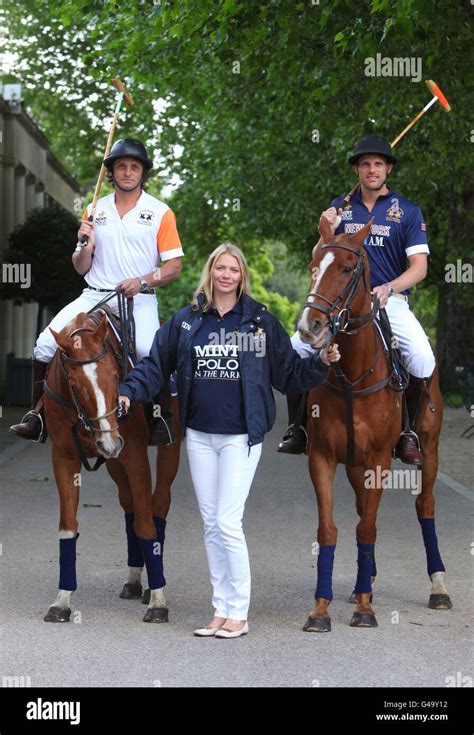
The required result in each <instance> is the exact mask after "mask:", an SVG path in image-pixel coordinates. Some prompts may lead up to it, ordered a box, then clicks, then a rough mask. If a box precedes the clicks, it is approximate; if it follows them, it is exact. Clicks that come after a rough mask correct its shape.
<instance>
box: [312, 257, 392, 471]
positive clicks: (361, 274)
mask: <svg viewBox="0 0 474 735" xmlns="http://www.w3.org/2000/svg"><path fill="white" fill-rule="evenodd" d="M329 248H339V249H341V250H348V251H349V252H351V253H354V255H357V263H356V265H355V267H354V269H353V271H352V275H351V278H350V279H349V281H348V283H347V284H346V286H345V287H344V289H343V290H342V292H341V293H340V294H339V296H338V297H337V298H336V299H335V300H334V301H331V300H330V299H328V298H327V297H326V296H323V295H322V294H318V293H317V292H310V293H309V294H308V296H307V299H309V297H310V296H312V297H313V298H315V299H316V298H318V299H322V300H323V301H326V302H327V303H328V304H329V306H318V305H317V304H315V303H314V301H308V300H307V301H306V303H305V304H304V306H303V309H304V308H309V309H317V310H318V311H320V312H321V313H322V314H324V315H325V316H326V318H327V320H328V324H329V330H330V332H331V333H332V339H331V344H332V343H333V342H334V339H335V337H336V335H337V334H338V333H339V332H343V333H345V334H357V333H358V332H360V331H361V329H364V328H365V327H367V326H368V325H369V324H371V323H373V321H374V319H375V316H376V314H377V312H378V310H379V300H378V298H377V296H375V297H374V299H373V306H372V309H371V311H370V312H369V313H368V314H362V315H361V316H358V317H352V316H351V315H350V314H351V308H350V307H351V304H352V302H353V301H354V299H355V297H356V295H357V291H358V289H359V285H360V281H361V279H362V281H363V283H364V288H365V291H366V293H367V292H368V291H369V288H368V285H367V274H366V270H365V251H364V250H360V249H358V248H354V247H351V246H350V245H343V244H342V243H327V244H326V245H322V246H321V250H324V249H329ZM346 294H347V298H346V299H345V301H344V303H343V304H342V306H341V308H339V305H338V302H340V301H342V300H343V299H344V297H345V296H346ZM336 309H339V311H338V313H337V314H335V315H333V313H332V312H333V311H335V310H336ZM343 314H344V319H342V318H341V315H343ZM358 322H360V324H359V325H358V326H355V327H354V328H353V329H349V327H350V325H351V324H354V325H356V324H357V323H358ZM379 354H380V350H379V344H378V342H377V343H376V354H375V359H374V364H373V365H372V367H370V368H369V369H368V370H366V371H365V372H363V373H362V375H361V376H360V377H359V378H357V380H354V381H353V382H351V381H350V380H349V379H348V378H347V376H346V375H345V373H344V372H343V370H342V369H341V367H340V366H339V364H338V363H337V362H335V363H332V364H331V366H330V367H331V369H332V370H334V373H335V375H336V378H337V379H338V381H339V383H340V384H341V387H340V388H338V386H336V385H333V384H332V383H329V381H328V380H326V381H325V385H327V387H328V388H330V389H331V390H333V391H335V392H336V393H342V394H343V396H344V399H345V402H346V426H347V452H346V465H347V466H348V467H353V466H354V458H355V434H354V411H353V405H352V399H353V398H354V397H356V398H359V397H362V396H367V395H370V394H371V393H376V392H377V391H379V390H382V389H383V388H385V387H386V386H387V385H388V384H389V383H390V381H391V379H392V375H391V374H390V375H389V376H388V377H387V378H383V379H382V380H379V381H378V382H377V383H375V384H374V385H370V386H368V387H367V388H362V389H359V390H356V391H355V390H353V388H354V386H356V385H358V384H359V383H361V382H362V381H363V380H364V378H366V377H368V376H369V375H371V374H372V373H373V372H374V370H375V365H376V364H377V359H378V357H379Z"/></svg>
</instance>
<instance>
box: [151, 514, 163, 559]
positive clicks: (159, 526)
mask: <svg viewBox="0 0 474 735" xmlns="http://www.w3.org/2000/svg"><path fill="white" fill-rule="evenodd" d="M153 523H154V524H155V528H156V537H157V539H158V541H159V542H160V544H161V559H162V560H163V550H164V546H165V528H166V518H160V516H153Z"/></svg>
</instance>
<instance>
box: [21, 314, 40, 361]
mask: <svg viewBox="0 0 474 735" xmlns="http://www.w3.org/2000/svg"><path fill="white" fill-rule="evenodd" d="M38 308H39V305H38V303H37V302H36V301H34V302H31V303H25V304H23V309H24V312H25V316H24V324H23V354H22V357H30V356H31V355H32V354H33V347H34V346H35V342H36V320H37V317H38Z"/></svg>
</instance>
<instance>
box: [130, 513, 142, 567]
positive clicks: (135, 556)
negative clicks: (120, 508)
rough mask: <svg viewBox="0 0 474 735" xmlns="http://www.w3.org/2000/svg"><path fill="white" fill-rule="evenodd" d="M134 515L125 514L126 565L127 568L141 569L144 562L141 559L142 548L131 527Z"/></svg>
mask: <svg viewBox="0 0 474 735" xmlns="http://www.w3.org/2000/svg"><path fill="white" fill-rule="evenodd" d="M134 520H135V513H125V531H126V534H127V551H128V559H127V563H128V566H129V567H143V566H144V564H145V561H144V559H143V553H142V547H141V546H140V542H139V540H138V537H137V534H136V533H135V529H134V527H133V522H134Z"/></svg>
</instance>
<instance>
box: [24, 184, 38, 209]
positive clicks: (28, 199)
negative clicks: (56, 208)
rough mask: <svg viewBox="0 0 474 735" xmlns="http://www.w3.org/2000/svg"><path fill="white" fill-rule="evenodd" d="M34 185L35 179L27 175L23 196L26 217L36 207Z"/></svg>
mask: <svg viewBox="0 0 474 735" xmlns="http://www.w3.org/2000/svg"><path fill="white" fill-rule="evenodd" d="M35 185H36V178H35V177H34V176H33V174H27V176H26V195H25V205H26V215H27V216H28V214H29V213H30V212H31V210H32V209H34V208H35V207H36V191H35Z"/></svg>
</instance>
